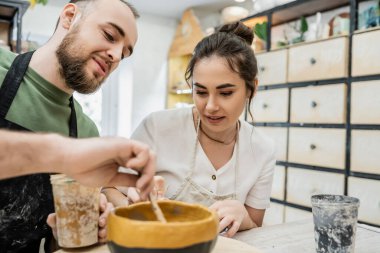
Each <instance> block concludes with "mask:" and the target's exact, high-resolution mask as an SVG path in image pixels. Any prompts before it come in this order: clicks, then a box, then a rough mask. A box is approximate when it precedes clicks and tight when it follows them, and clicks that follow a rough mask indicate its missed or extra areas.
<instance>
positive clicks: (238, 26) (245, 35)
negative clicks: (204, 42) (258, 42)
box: [218, 21, 254, 45]
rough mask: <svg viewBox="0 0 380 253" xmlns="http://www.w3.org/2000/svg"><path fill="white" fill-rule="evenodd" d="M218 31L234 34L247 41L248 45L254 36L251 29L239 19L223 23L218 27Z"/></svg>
mask: <svg viewBox="0 0 380 253" xmlns="http://www.w3.org/2000/svg"><path fill="white" fill-rule="evenodd" d="M218 32H225V33H230V34H234V35H236V36H238V37H239V38H241V39H242V40H244V41H245V42H247V44H248V45H251V44H252V42H253V38H254V35H253V30H252V29H251V28H249V27H248V26H246V25H245V24H243V23H242V22H241V21H237V22H235V23H231V24H225V25H223V26H221V27H220V28H219V29H218Z"/></svg>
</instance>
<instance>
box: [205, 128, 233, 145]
mask: <svg viewBox="0 0 380 253" xmlns="http://www.w3.org/2000/svg"><path fill="white" fill-rule="evenodd" d="M199 129H200V130H201V132H202V133H203V134H204V135H205V136H206V137H207V138H209V139H210V140H212V141H215V142H217V143H220V144H223V145H230V144H231V143H232V142H234V141H235V139H236V136H237V131H238V130H237V129H238V127H236V132H235V135H234V138H232V140H231V141H229V142H225V141H221V140H217V139H214V138H212V137H211V136H209V135H208V134H207V133H206V132H205V131H204V130H203V128H202V124H200V125H199Z"/></svg>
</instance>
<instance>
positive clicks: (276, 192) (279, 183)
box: [271, 166, 285, 200]
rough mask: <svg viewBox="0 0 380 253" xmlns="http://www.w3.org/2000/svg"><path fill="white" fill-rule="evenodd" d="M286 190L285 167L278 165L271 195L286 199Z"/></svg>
mask: <svg viewBox="0 0 380 253" xmlns="http://www.w3.org/2000/svg"><path fill="white" fill-rule="evenodd" d="M284 190H285V167H284V166H276V167H275V169H274V177H273V184H272V194H271V197H272V198H275V199H279V200H284Z"/></svg>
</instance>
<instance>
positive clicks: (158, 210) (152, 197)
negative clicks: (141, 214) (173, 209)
mask: <svg viewBox="0 0 380 253" xmlns="http://www.w3.org/2000/svg"><path fill="white" fill-rule="evenodd" d="M149 200H150V203H151V205H152V209H153V212H154V214H155V215H156V217H157V220H159V221H161V222H162V223H167V221H166V219H165V216H164V214H163V213H162V210H161V208H160V207H159V206H158V203H157V199H156V196H155V195H154V194H152V193H149Z"/></svg>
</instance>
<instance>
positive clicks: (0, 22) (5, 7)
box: [0, 0, 29, 53]
mask: <svg viewBox="0 0 380 253" xmlns="http://www.w3.org/2000/svg"><path fill="white" fill-rule="evenodd" d="M28 7H29V2H28V1H21V0H1V2H0V33H1V32H3V33H4V34H7V35H6V36H5V37H7V43H8V46H10V47H11V48H12V45H11V41H12V37H13V28H14V27H16V33H17V36H16V48H14V49H13V51H15V52H17V53H20V52H21V35H22V33H21V30H22V17H23V15H24V14H25V12H26V10H27V9H28ZM4 31H5V32H4Z"/></svg>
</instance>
